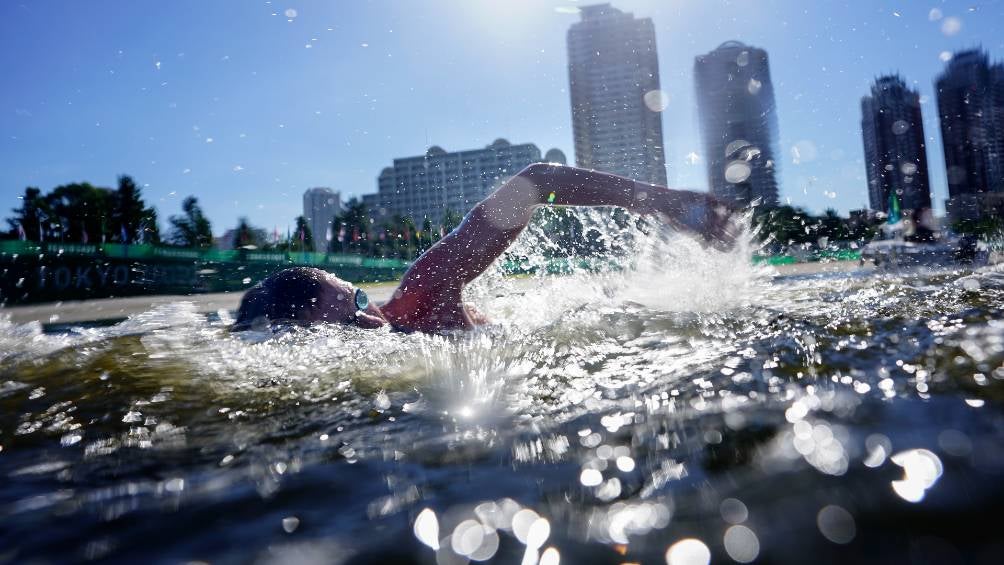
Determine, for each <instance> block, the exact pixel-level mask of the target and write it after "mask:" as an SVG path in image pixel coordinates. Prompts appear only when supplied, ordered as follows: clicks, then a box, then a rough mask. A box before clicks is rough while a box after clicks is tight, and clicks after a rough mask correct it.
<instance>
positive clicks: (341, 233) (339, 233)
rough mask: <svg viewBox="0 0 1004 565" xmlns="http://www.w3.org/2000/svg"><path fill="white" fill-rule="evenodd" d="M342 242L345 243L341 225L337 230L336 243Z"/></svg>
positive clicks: (343, 228)
mask: <svg viewBox="0 0 1004 565" xmlns="http://www.w3.org/2000/svg"><path fill="white" fill-rule="evenodd" d="M343 241H345V224H342V226H341V227H340V228H338V242H339V243H341V242H343Z"/></svg>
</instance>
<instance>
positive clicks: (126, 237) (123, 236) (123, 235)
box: [119, 224, 129, 243]
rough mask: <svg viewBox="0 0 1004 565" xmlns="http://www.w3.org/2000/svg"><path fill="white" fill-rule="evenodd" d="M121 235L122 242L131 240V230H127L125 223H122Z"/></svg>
mask: <svg viewBox="0 0 1004 565" xmlns="http://www.w3.org/2000/svg"><path fill="white" fill-rule="evenodd" d="M119 237H120V238H121V240H122V243H126V242H127V241H128V240H129V232H127V231H126V229H125V224H122V229H121V231H120V232H119Z"/></svg>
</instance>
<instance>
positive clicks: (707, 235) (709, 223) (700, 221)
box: [635, 183, 741, 251]
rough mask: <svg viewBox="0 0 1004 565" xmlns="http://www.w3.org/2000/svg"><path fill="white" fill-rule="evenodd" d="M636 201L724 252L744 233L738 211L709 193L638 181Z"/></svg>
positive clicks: (647, 211)
mask: <svg viewBox="0 0 1004 565" xmlns="http://www.w3.org/2000/svg"><path fill="white" fill-rule="evenodd" d="M640 195H643V196H644V197H643V198H641V199H639V196H640ZM635 201H636V202H638V204H639V205H638V206H637V208H638V209H639V210H638V211H640V212H642V213H653V214H658V215H660V216H662V217H663V218H665V219H666V220H667V221H668V222H669V224H670V225H672V226H673V227H674V228H676V229H678V230H680V231H683V232H686V233H688V234H690V235H693V236H696V237H699V238H701V239H702V240H704V241H705V242H706V243H707V244H709V245H711V246H713V247H715V248H718V249H720V250H723V251H724V250H728V249H731V248H732V247H733V246H734V245H735V243H736V239H737V238H738V237H739V234H740V232H741V227H740V224H739V214H738V213H737V211H736V210H735V209H734V208H732V207H731V206H729V205H728V204H726V203H725V202H723V201H722V200H720V199H718V198H715V197H714V196H711V195H710V194H707V193H703V192H692V191H689V190H674V189H670V188H665V187H661V186H655V185H648V184H644V183H635Z"/></svg>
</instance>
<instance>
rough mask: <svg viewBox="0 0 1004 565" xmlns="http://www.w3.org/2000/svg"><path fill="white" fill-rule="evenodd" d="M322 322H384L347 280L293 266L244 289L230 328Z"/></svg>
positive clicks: (366, 324) (365, 324)
mask: <svg viewBox="0 0 1004 565" xmlns="http://www.w3.org/2000/svg"><path fill="white" fill-rule="evenodd" d="M324 322H328V323H334V324H349V325H356V326H359V327H362V328H379V327H380V326H383V325H384V324H386V323H387V321H386V320H385V319H384V317H383V315H382V314H381V313H380V309H379V308H377V307H376V305H375V304H372V303H371V302H370V301H369V300H368V299H367V298H366V294H365V293H364V292H362V291H361V290H359V289H357V288H356V287H354V286H353V285H352V284H351V283H348V282H346V281H343V280H341V279H339V278H338V277H336V276H334V275H332V274H331V273H328V272H326V271H322V270H320V269H314V268H310V267H293V268H291V269H285V270H282V271H279V272H278V273H274V274H272V275H270V276H268V277H267V278H266V279H265V280H263V281H261V282H260V283H258V284H257V285H256V286H255V287H254V288H252V289H250V290H248V291H247V293H246V294H245V295H244V298H243V299H242V300H241V306H240V309H239V310H238V311H237V321H236V322H235V323H234V325H233V328H232V329H233V330H234V331H241V330H247V329H265V328H269V327H272V326H274V325H277V324H292V325H299V326H309V325H312V324H317V323H324Z"/></svg>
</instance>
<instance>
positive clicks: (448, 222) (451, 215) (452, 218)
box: [443, 208, 463, 233]
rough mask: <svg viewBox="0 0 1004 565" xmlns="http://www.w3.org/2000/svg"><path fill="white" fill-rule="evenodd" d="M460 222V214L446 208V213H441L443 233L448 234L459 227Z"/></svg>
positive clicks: (461, 219)
mask: <svg viewBox="0 0 1004 565" xmlns="http://www.w3.org/2000/svg"><path fill="white" fill-rule="evenodd" d="M462 221H463V218H462V217H461V216H460V214H458V213H456V212H454V211H453V210H451V209H450V208H447V209H446V211H445V212H443V231H444V232H446V233H450V232H451V231H453V230H454V228H456V227H457V226H459V225H460V222H462Z"/></svg>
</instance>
